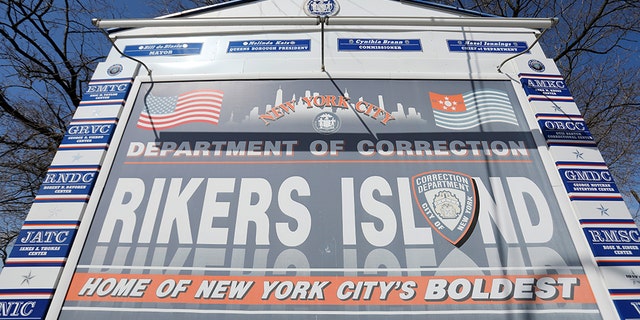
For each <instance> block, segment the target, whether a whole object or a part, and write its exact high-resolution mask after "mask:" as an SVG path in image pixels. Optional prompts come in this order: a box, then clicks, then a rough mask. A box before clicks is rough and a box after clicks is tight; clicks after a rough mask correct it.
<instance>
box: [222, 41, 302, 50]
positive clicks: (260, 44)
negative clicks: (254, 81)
mask: <svg viewBox="0 0 640 320" xmlns="http://www.w3.org/2000/svg"><path fill="white" fill-rule="evenodd" d="M310 50H311V40H309V39H296V40H241V41H229V46H228V47H227V52H228V53H241V52H292V51H293V52H295V51H310Z"/></svg>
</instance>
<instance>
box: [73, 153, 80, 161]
mask: <svg viewBox="0 0 640 320" xmlns="http://www.w3.org/2000/svg"><path fill="white" fill-rule="evenodd" d="M80 159H82V155H81V154H80V153H76V154H75V155H74V156H73V157H72V158H71V160H72V161H73V162H78V161H80Z"/></svg>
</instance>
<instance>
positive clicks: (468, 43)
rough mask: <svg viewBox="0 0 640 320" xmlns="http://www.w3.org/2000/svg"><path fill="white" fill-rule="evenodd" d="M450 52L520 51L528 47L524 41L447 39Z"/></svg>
mask: <svg viewBox="0 0 640 320" xmlns="http://www.w3.org/2000/svg"><path fill="white" fill-rule="evenodd" d="M447 45H448V46H449V51H451V52H478V53H520V52H523V51H525V50H527V48H528V47H529V46H528V45H527V43H526V42H524V41H497V40H491V41H487V40H447Z"/></svg>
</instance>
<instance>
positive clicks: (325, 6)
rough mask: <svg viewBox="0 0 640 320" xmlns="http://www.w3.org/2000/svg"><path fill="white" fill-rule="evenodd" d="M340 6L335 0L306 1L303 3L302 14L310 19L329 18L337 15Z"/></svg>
mask: <svg viewBox="0 0 640 320" xmlns="http://www.w3.org/2000/svg"><path fill="white" fill-rule="evenodd" d="M338 11H340V5H339V4H338V1H336V0H307V1H305V2H304V12H305V13H306V14H307V15H308V16H312V17H331V16H335V15H336V14H338Z"/></svg>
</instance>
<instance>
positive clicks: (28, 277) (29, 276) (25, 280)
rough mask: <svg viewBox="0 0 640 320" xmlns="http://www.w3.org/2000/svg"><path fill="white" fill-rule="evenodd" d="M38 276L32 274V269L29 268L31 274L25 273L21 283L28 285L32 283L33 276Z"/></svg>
mask: <svg viewBox="0 0 640 320" xmlns="http://www.w3.org/2000/svg"><path fill="white" fill-rule="evenodd" d="M35 277H36V276H34V275H32V274H31V270H29V274H25V275H23V276H22V282H20V285H23V284H25V283H26V284H27V285H28V286H30V285H31V280H33V278H35Z"/></svg>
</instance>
